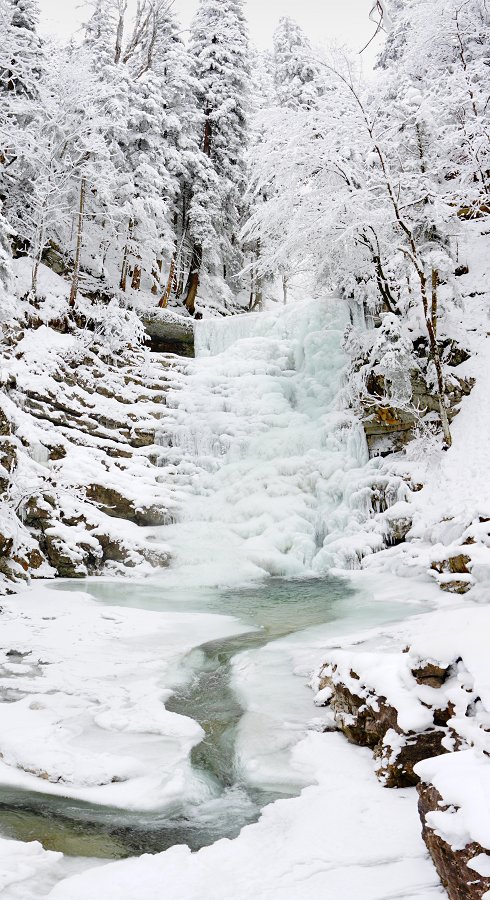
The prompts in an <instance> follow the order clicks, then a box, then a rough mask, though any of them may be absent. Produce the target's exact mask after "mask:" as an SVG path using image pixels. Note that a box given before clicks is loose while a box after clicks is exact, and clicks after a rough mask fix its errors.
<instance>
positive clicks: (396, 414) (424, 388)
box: [353, 340, 474, 456]
mask: <svg viewBox="0 0 490 900" xmlns="http://www.w3.org/2000/svg"><path fill="white" fill-rule="evenodd" d="M441 349H442V352H443V359H444V362H445V365H446V366H447V367H449V369H450V371H449V373H448V374H447V375H446V378H445V383H446V402H447V413H448V418H449V421H452V420H453V419H454V417H455V416H456V415H457V413H458V411H459V405H460V403H461V400H462V399H463V397H465V396H467V395H468V394H470V393H471V390H472V388H473V385H474V380H473V379H471V378H465V377H462V376H460V375H457V374H456V373H455V372H454V371H453V370H454V368H455V367H456V366H458V365H460V364H461V363H462V362H464V361H465V360H466V359H468V357H469V354H468V352H467V351H466V349H465V348H464V347H461V346H460V345H459V344H458V343H457V342H456V341H449V340H447V341H446V342H445V344H444V345H443V347H442V348H441ZM427 352H428V351H427V346H426V342H424V341H421V342H419V346H416V347H414V353H415V354H417V353H419V354H420V358H421V365H422V368H420V369H419V368H413V369H412V371H411V372H410V373H409V378H410V385H411V392H412V398H411V401H410V404H409V406H407V408H403V409H400V408H397V407H396V406H393V405H390V403H389V401H387V400H386V395H387V390H386V384H385V377H384V375H382V374H379V373H378V372H377V371H376V366H375V365H374V363H375V360H371V365H373V368H372V369H371V370H370V371H368V372H367V373H366V379H365V385H366V391H367V394H368V398H366V399H364V400H363V401H362V410H363V425H364V431H365V434H366V439H367V444H368V448H369V453H370V455H371V456H386V455H388V454H389V453H393V452H399V451H400V450H402V449H403V448H404V447H405V446H406V445H407V444H408V443H409V442H410V440H411V439H412V437H413V433H414V429H415V428H416V427H417V425H418V423H419V421H420V417H424V416H427V415H429V416H433V417H434V418H436V419H438V417H439V401H438V399H437V397H436V396H435V395H434V393H433V391H432V390H430V389H429V387H428V385H427V381H426V378H425V375H424V366H426V356H427ZM365 363H366V361H365V360H363V359H356V360H354V362H353V366H354V368H359V367H360V368H362V367H363V366H365ZM369 395H370V397H372V402H370V399H369ZM412 410H413V411H412Z"/></svg>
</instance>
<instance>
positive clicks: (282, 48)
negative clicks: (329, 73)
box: [273, 17, 324, 109]
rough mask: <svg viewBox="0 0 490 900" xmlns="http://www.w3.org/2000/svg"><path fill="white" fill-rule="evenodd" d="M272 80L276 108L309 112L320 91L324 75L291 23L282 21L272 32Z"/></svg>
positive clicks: (306, 44)
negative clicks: (302, 109)
mask: <svg viewBox="0 0 490 900" xmlns="http://www.w3.org/2000/svg"><path fill="white" fill-rule="evenodd" d="M273 77H274V86H275V90H276V96H277V101H278V103H279V105H280V106H286V107H290V108H292V109H295V108H297V107H303V108H304V109H311V108H313V107H315V106H316V104H317V102H318V98H319V97H320V96H321V95H322V93H323V91H324V73H323V72H322V68H321V65H320V64H319V63H318V61H317V60H316V59H315V55H314V53H313V50H312V48H311V44H310V42H309V40H308V38H307V37H306V35H305V33H304V31H303V30H302V28H300V26H299V25H298V24H297V22H295V21H294V19H290V18H287V17H283V18H282V19H280V20H279V24H278V26H277V28H276V30H275V32H274V56H273Z"/></svg>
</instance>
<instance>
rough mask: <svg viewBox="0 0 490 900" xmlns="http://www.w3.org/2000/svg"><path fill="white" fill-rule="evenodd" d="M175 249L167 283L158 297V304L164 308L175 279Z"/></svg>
mask: <svg viewBox="0 0 490 900" xmlns="http://www.w3.org/2000/svg"><path fill="white" fill-rule="evenodd" d="M176 256H177V251H176V250H174V252H173V254H172V261H171V263H170V270H169V273H168V278H167V284H166V286H165V290H164V292H163V294H162V296H161V298H160V303H159V304H158V305H159V307H160V308H161V309H166V307H167V306H168V301H169V300H170V294H171V293H172V285H173V283H174V279H175V263H176Z"/></svg>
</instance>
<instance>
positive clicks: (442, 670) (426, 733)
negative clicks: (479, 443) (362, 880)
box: [316, 556, 490, 900]
mask: <svg viewBox="0 0 490 900" xmlns="http://www.w3.org/2000/svg"><path fill="white" fill-rule="evenodd" d="M451 558H452V559H453V563H452V567H453V569H454V570H455V571H454V574H455V575H461V574H464V573H461V572H460V571H459V570H460V569H461V568H465V567H466V566H467V565H468V561H467V559H466V558H463V557H458V556H455V557H454V558H453V557H451ZM451 574H452V573H451ZM489 629H490V610H489V609H488V607H475V606H473V607H470V608H469V609H468V608H459V609H450V610H444V611H442V612H435V613H428V614H426V615H425V616H423V617H421V618H420V619H418V620H415V621H412V622H411V623H409V624H408V625H407V626H404V629H402V630H401V632H400V634H399V635H398V636H396V637H392V636H383V637H381V638H379V639H372V640H371V641H369V640H368V641H367V642H366V644H363V643H362V642H361V643H359V641H355V642H354V643H353V644H352V646H350V647H345V648H342V649H332V650H331V651H329V652H328V654H327V656H326V661H325V664H324V665H323V667H322V669H321V670H320V672H319V673H318V676H317V681H316V685H317V687H318V688H319V693H318V695H317V700H316V702H317V705H321V706H326V707H327V709H328V712H327V722H326V727H327V728H328V730H331V728H332V727H335V728H337V729H339V730H340V731H342V732H343V734H345V736H346V737H347V739H348V740H349V741H351V742H352V743H355V744H358V745H360V746H366V747H370V748H371V749H372V750H373V753H374V758H375V766H376V773H377V775H378V778H379V779H380V781H381V782H382V784H383V785H385V786H386V787H407V786H410V785H417V791H418V794H419V812H420V818H421V823H422V833H423V838H424V841H425V843H426V845H427V848H428V851H429V853H430V855H431V857H432V859H433V861H434V864H435V866H436V869H437V871H438V873H439V875H440V878H441V881H442V883H443V885H444V887H445V888H446V890H447V892H448V895H449V897H450V900H482V898H483V896H484V895H485V896H486V892H487V891H490V809H489V806H488V803H487V802H486V800H487V798H488V796H490V763H489V758H490V729H489V722H490V693H489V688H488V651H487V635H488V630H489ZM373 644H374V646H373Z"/></svg>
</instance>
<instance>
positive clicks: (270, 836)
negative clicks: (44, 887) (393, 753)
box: [49, 733, 444, 900]
mask: <svg viewBox="0 0 490 900" xmlns="http://www.w3.org/2000/svg"><path fill="white" fill-rule="evenodd" d="M295 758H296V761H297V765H298V767H299V768H300V769H303V770H304V769H305V768H308V769H310V770H314V771H315V773H316V779H317V781H318V785H317V786H313V787H309V788H306V789H305V790H304V791H303V793H302V795H301V797H299V798H297V799H293V800H281V801H278V802H277V803H275V804H273V805H272V806H269V807H267V808H266V809H265V810H264V812H263V814H262V817H261V819H260V821H259V822H258V823H257V824H255V825H250V826H247V827H246V828H244V829H243V830H242V832H241V834H240V836H239V837H238V838H237V839H236V840H234V841H227V840H222V841H218V842H217V843H216V844H214V845H213V846H211V847H205V848H203V849H202V850H200V851H199V852H198V853H194V854H191V853H190V851H189V850H188V848H186V847H174V848H172V849H171V850H168V851H167V852H166V853H162V854H159V855H157V856H153V857H150V856H146V857H142V858H140V859H134V860H127V861H124V862H119V863H114V864H111V865H108V866H104V867H102V868H99V869H97V870H95V871H88V872H86V873H84V874H81V875H78V876H74V877H73V878H71V879H68V880H65V881H62V882H61V883H60V884H59V885H57V886H56V887H55V888H54V890H53V891H51V893H50V894H49V897H50V900H86V898H87V897H93V896H103V897H104V898H105V900H134V898H135V897H138V900H160V898H161V897H162V891H163V892H164V894H165V896H166V897H168V898H169V900H204V898H205V900H211V898H212V900H229V897H230V894H233V897H235V898H236V900H250V897H252V896H255V897H259V898H264V900H265V898H267V900H318V897H325V898H326V900H337V898H338V897H341V896H342V897H357V896H361V895H362V897H363V898H364V900H381V898H390V900H391V898H393V897H397V896H402V895H403V896H406V897H408V896H410V897H411V898H413V900H428V898H429V897H441V898H442V897H443V896H444V893H443V891H442V889H441V888H440V885H439V882H438V879H437V876H436V874H435V872H434V869H433V868H432V865H431V864H430V863H429V861H428V860H427V857H426V853H425V848H424V845H423V843H422V840H421V838H420V835H419V825H418V821H417V816H416V811H415V807H414V804H413V800H412V797H411V795H410V793H409V792H405V791H403V792H398V793H396V794H395V793H390V792H382V791H380V789H379V787H378V786H377V784H376V781H375V779H374V776H373V773H372V767H371V763H370V760H369V757H368V754H367V753H363V752H362V751H361V752H359V751H358V750H355V749H353V748H351V747H349V746H346V745H345V743H344V741H343V739H342V738H340V737H339V736H338V735H322V734H314V733H312V734H310V735H309V736H308V737H307V738H306V739H305V740H304V741H303V742H302V743H301V744H300V745H299V746H298V747H297V749H296V751H295ZM394 821H396V822H397V827H396V828H393V822H394ZM367 836H369V838H368V839H367Z"/></svg>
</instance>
